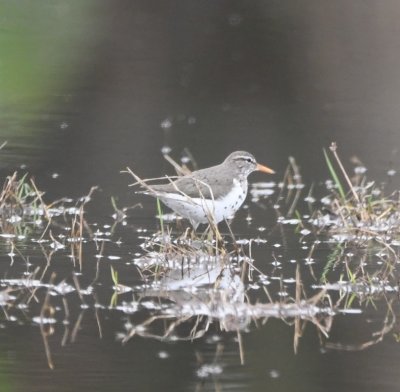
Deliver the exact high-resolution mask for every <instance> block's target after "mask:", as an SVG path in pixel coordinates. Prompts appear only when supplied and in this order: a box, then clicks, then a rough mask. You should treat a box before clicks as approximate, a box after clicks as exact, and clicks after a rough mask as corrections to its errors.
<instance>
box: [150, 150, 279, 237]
mask: <svg viewBox="0 0 400 392" xmlns="http://www.w3.org/2000/svg"><path fill="white" fill-rule="evenodd" d="M256 170H258V171H262V172H264V173H269V174H273V173H274V171H273V170H272V169H270V168H269V167H266V166H263V165H260V164H259V163H257V162H256V159H255V158H254V156H253V155H252V154H250V153H248V152H246V151H235V152H233V153H232V154H230V155H229V156H228V157H227V158H226V159H225V160H224V161H223V162H222V163H221V164H219V165H216V166H212V167H209V168H206V169H202V170H197V171H194V172H192V173H191V174H188V175H185V176H183V177H180V178H179V179H177V180H176V181H171V182H170V183H168V184H163V185H148V189H149V190H150V192H145V193H146V194H149V195H152V196H155V197H158V198H159V199H160V200H161V201H162V202H163V203H164V204H165V205H166V206H168V207H169V208H171V209H172V210H173V211H175V212H176V213H177V214H178V215H180V216H182V217H183V218H186V219H188V220H189V221H190V222H191V224H192V226H193V228H194V229H195V230H196V228H197V226H198V225H199V224H200V223H209V222H210V221H212V222H214V223H219V222H221V221H222V220H225V219H230V218H231V217H232V216H233V215H234V214H235V212H236V211H237V210H238V209H239V208H240V206H241V205H242V204H243V202H244V200H245V198H246V195H247V188H248V184H247V176H248V175H249V174H250V173H252V172H253V171H256Z"/></svg>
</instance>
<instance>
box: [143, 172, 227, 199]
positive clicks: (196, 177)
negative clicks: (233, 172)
mask: <svg viewBox="0 0 400 392" xmlns="http://www.w3.org/2000/svg"><path fill="white" fill-rule="evenodd" d="M216 168H218V167H216ZM209 173H210V172H209V170H208V169H203V170H198V171H195V172H193V173H192V174H191V175H188V176H185V177H182V178H179V179H178V180H176V181H174V182H172V183H169V184H163V185H150V187H151V188H152V189H153V190H154V191H156V192H162V193H164V192H165V193H175V192H177V191H181V192H182V193H184V194H186V195H187V196H189V197H204V198H207V199H210V198H214V199H215V200H217V199H220V198H221V197H223V195H224V193H225V192H226V187H228V188H230V187H232V185H233V179H232V177H231V176H226V175H224V174H225V173H221V171H217V172H214V173H217V174H218V175H217V178H215V177H214V178H212V179H210V174H209ZM208 185H210V186H208ZM211 186H212V190H211V189H210V188H211Z"/></svg>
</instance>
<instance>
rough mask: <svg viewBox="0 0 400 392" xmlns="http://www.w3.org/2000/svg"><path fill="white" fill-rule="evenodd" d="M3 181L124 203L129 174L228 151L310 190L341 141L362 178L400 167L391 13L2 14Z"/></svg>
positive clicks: (376, 8)
mask: <svg viewBox="0 0 400 392" xmlns="http://www.w3.org/2000/svg"><path fill="white" fill-rule="evenodd" d="M1 7H2V10H3V12H2V13H1V14H2V15H1V16H0V40H1V41H0V42H1V48H2V49H1V51H2V58H1V62H0V71H1V72H0V87H1V89H0V94H1V96H0V109H1V114H0V137H1V139H2V140H8V146H7V148H6V149H4V150H3V151H2V166H3V167H6V168H9V167H10V166H14V165H19V164H20V163H25V164H27V165H29V166H30V167H32V170H38V171H45V172H46V171H51V172H52V171H56V172H58V173H60V180H59V183H58V187H59V191H60V193H65V192H67V193H71V191H72V193H74V191H76V192H77V193H82V192H85V191H86V190H87V189H88V187H89V186H90V185H93V184H98V185H101V186H102V188H103V189H104V190H105V191H107V192H111V193H112V192H114V193H118V192H121V191H122V189H124V190H126V183H127V182H128V179H127V178H126V177H124V176H121V175H120V174H119V171H120V170H121V169H123V168H124V167H126V166H127V165H129V166H131V167H132V168H134V169H135V171H137V172H138V173H139V174H141V175H142V176H144V177H149V176H158V175H160V174H164V173H166V172H171V168H170V167H169V166H168V164H166V163H165V161H164V159H163V157H162V154H161V149H162V148H163V147H165V146H167V147H170V148H172V152H171V154H172V156H173V157H174V158H176V159H179V157H180V156H181V153H182V150H183V148H185V147H187V148H189V149H190V151H191V152H192V154H193V155H194V156H195V158H196V159H197V161H198V163H199V165H200V166H208V165H212V164H216V163H219V162H220V161H222V160H223V159H224V158H225V156H226V155H227V154H228V153H230V152H231V151H233V150H235V149H245V150H249V151H251V152H253V153H254V154H255V155H256V157H257V158H258V160H259V161H260V162H263V163H265V164H268V165H270V166H271V167H273V168H275V169H277V170H278V172H279V171H280V172H281V171H283V169H284V168H285V166H286V163H287V157H288V156H289V155H293V156H295V157H296V159H297V161H298V163H299V165H300V166H301V167H302V172H303V175H304V177H305V178H306V179H308V180H310V181H313V180H314V179H315V178H320V177H323V176H325V175H326V168H325V164H324V160H323V155H322V148H323V147H327V146H329V144H330V142H331V141H337V142H338V144H339V147H340V154H341V155H342V156H343V158H344V160H345V162H348V159H349V158H350V157H351V156H352V155H357V156H358V157H359V158H360V159H362V160H363V161H364V163H365V165H366V166H367V167H368V168H369V171H370V173H371V175H372V176H382V175H384V174H385V173H386V171H387V170H388V169H389V168H391V167H396V166H397V164H398V162H399V159H400V158H399V155H398V151H397V150H398V142H399V135H400V134H399V126H398V123H399V120H400V110H399V109H400V107H399V103H400V90H399V85H400V50H399V49H400V39H399V38H400V24H399V23H398V21H399V20H400V3H399V2H398V1H397V0H393V1H390V0H386V1H384V2H378V1H375V0H354V1H350V2H349V1H347V0H337V1H334V2H332V1H324V0H322V1H321V0H309V1H298V2H292V1H281V0H279V1H275V0H268V1H265V0H263V1H258V0H251V1H243V0H241V1H232V0H229V1H228V0H219V1H215V0H202V1H198V0H195V1H194V0H185V1H172V0H129V1H128V0H126V1H125V0H116V1H102V0H96V1H94V0H87V1H84V2H83V1H78V0H71V1H68V2H65V1H61V0H54V1H28V0H22V1H19V2H8V3H7V2H6V3H4V4H3V5H2V6H1Z"/></svg>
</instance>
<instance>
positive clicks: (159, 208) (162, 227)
mask: <svg viewBox="0 0 400 392" xmlns="http://www.w3.org/2000/svg"><path fill="white" fill-rule="evenodd" d="M157 214H158V218H159V219H160V226H161V234H162V236H163V237H164V219H163V212H162V208H161V202H160V199H159V198H158V197H157Z"/></svg>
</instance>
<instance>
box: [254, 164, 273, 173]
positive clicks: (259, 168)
mask: <svg viewBox="0 0 400 392" xmlns="http://www.w3.org/2000/svg"><path fill="white" fill-rule="evenodd" d="M257 170H258V171H261V172H264V173H268V174H275V172H274V171H273V170H272V169H270V168H269V167H267V166H264V165H260V164H259V163H257Z"/></svg>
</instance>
